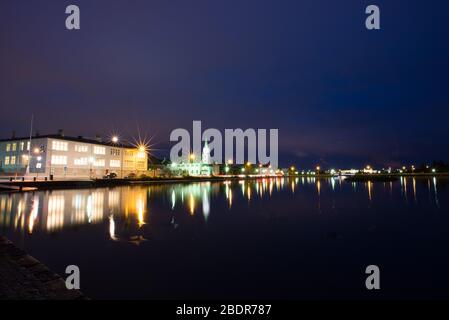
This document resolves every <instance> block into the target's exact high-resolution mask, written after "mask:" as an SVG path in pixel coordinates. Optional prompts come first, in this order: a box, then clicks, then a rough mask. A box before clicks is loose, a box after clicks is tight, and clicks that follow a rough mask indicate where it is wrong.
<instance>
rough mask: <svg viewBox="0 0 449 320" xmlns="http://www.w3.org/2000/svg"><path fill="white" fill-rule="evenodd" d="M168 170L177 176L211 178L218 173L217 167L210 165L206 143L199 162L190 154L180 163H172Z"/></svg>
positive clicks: (208, 149)
mask: <svg viewBox="0 0 449 320" xmlns="http://www.w3.org/2000/svg"><path fill="white" fill-rule="evenodd" d="M170 170H171V172H172V173H173V174H175V175H179V176H184V175H188V176H213V175H216V174H218V173H219V166H218V165H217V164H213V163H211V158H210V148H209V146H208V143H207V141H206V142H205V143H204V147H203V152H202V154H201V161H197V157H196V155H195V154H191V155H190V157H189V159H186V160H184V161H181V162H180V163H172V164H171V165H170Z"/></svg>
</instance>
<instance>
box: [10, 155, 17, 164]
mask: <svg viewBox="0 0 449 320" xmlns="http://www.w3.org/2000/svg"><path fill="white" fill-rule="evenodd" d="M15 164H16V156H12V157H11V165H15Z"/></svg>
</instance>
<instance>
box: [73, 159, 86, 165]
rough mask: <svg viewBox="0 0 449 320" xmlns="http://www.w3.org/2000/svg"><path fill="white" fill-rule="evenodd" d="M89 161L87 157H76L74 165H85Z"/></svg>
mask: <svg viewBox="0 0 449 320" xmlns="http://www.w3.org/2000/svg"><path fill="white" fill-rule="evenodd" d="M88 163H89V158H78V159H75V160H74V164H75V166H85V165H87V164H88Z"/></svg>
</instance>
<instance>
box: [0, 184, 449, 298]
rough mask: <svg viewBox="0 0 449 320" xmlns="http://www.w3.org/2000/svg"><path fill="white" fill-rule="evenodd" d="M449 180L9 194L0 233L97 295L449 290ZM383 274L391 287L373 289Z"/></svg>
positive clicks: (0, 199)
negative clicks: (72, 272)
mask: <svg viewBox="0 0 449 320" xmlns="http://www.w3.org/2000/svg"><path fill="white" fill-rule="evenodd" d="M448 186H449V180H447V179H437V178H430V179H428V178H416V179H414V178H402V179H401V180H400V181H397V182H392V183H350V182H345V181H344V180H341V179H338V178H333V179H319V180H316V179H313V178H292V179H288V178H273V179H261V180H252V181H232V182H230V181H229V182H201V183H188V184H160V185H149V186H148V185H147V186H132V187H128V186H126V187H117V188H103V189H80V190H55V191H43V192H29V193H23V194H18V193H17V194H0V230H1V234H3V235H6V236H7V237H8V238H9V239H10V240H12V241H13V242H14V243H15V244H16V245H17V246H19V247H22V248H24V249H25V250H26V251H27V252H28V253H30V254H31V255H32V256H34V257H36V258H37V259H39V260H40V261H42V262H43V263H45V264H46V265H47V266H48V267H49V268H50V269H52V270H53V271H55V272H57V273H59V274H61V275H62V276H64V272H65V268H66V266H68V265H72V264H74V265H77V266H79V268H80V271H81V290H82V291H83V292H84V293H85V294H86V295H87V296H89V297H91V298H114V299H115V298H128V299H130V298H151V299H168V298H171V299H190V298H191V299H194V298H205V299H209V298H210V299H213V298H215V299H218V298H220V299H224V298H234V299H236V298H252V299H263V298H270V299H281V298H291V299H294V298H338V299H340V298H341V299H345V298H363V299H365V298H367V299H371V298H449V231H448V230H449V210H448V205H449V203H448V199H449V197H448V193H449V188H448ZM371 264H374V265H377V266H379V268H380V275H381V276H380V283H381V289H380V290H378V291H368V290H367V289H366V288H365V279H366V277H367V275H366V274H365V268H366V267H367V266H368V265H371Z"/></svg>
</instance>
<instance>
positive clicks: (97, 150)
mask: <svg viewBox="0 0 449 320" xmlns="http://www.w3.org/2000/svg"><path fill="white" fill-rule="evenodd" d="M94 153H95V154H106V148H105V147H99V146H94Z"/></svg>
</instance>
